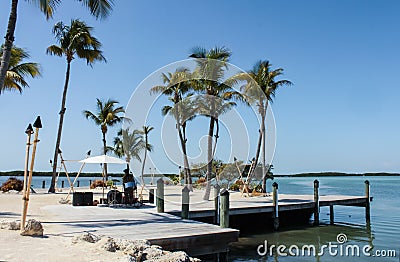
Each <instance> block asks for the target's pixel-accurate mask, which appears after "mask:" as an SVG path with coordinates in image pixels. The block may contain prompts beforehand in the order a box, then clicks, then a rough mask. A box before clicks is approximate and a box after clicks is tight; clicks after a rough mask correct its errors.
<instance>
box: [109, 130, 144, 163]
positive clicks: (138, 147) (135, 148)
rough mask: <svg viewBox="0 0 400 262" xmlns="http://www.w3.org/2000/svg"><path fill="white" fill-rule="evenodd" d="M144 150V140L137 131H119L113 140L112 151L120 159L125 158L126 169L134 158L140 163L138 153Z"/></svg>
mask: <svg viewBox="0 0 400 262" xmlns="http://www.w3.org/2000/svg"><path fill="white" fill-rule="evenodd" d="M143 149H144V140H143V137H142V135H141V133H140V131H139V130H133V131H132V132H130V131H129V129H122V128H121V129H120V130H119V131H118V133H117V136H116V137H115V138H114V147H113V148H112V151H113V152H114V154H115V155H116V156H117V157H119V158H122V157H124V156H125V159H126V162H127V163H128V164H127V168H128V169H129V163H130V162H131V160H132V158H136V159H137V160H139V162H142V160H141V158H140V152H141V151H142V150H143Z"/></svg>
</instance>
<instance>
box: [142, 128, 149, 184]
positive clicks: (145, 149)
mask: <svg viewBox="0 0 400 262" xmlns="http://www.w3.org/2000/svg"><path fill="white" fill-rule="evenodd" d="M145 136H146V137H145V140H144V141H145V144H144V157H143V163H142V175H141V183H142V188H143V186H144V167H145V165H146V158H147V144H148V141H147V134H146V135H145Z"/></svg>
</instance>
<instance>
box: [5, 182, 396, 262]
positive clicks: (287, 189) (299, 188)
mask: <svg viewBox="0 0 400 262" xmlns="http://www.w3.org/2000/svg"><path fill="white" fill-rule="evenodd" d="M7 179H8V177H0V184H1V183H3V182H4V181H6V180H7ZM71 179H73V178H71ZM94 179H99V178H93V177H81V178H79V181H80V186H89V181H90V180H94ZM118 179H121V178H118ZM145 179H146V183H147V184H150V182H151V178H145ZM314 179H318V180H319V181H320V189H319V193H320V195H330V194H342V195H356V196H364V194H365V186H364V181H365V180H366V179H368V180H369V181H370V183H371V196H372V197H373V201H372V202H371V223H370V224H369V225H367V224H366V222H365V208H363V207H342V206H335V225H329V207H321V211H320V222H321V225H320V226H318V227H313V226H304V227H298V228H285V229H280V230H279V231H277V232H268V231H266V230H262V229H260V231H258V232H257V233H251V234H246V232H244V233H242V234H241V236H240V239H239V241H238V242H236V243H233V244H231V246H230V252H229V261H236V262H238V261H282V262H286V261H317V262H319V261H323V262H330V261H400V255H399V249H400V191H399V190H398V189H399V185H400V177H327V178H313V177H307V178H276V179H275V180H274V181H275V182H277V183H278V184H279V193H284V194H313V181H314ZM43 180H44V181H46V188H47V187H48V186H49V185H50V180H51V178H50V177H40V176H39V177H34V178H33V181H32V185H33V187H34V188H40V187H41V186H42V181H43ZM156 180H157V178H155V179H154V181H156ZM61 181H65V182H64V184H65V187H68V182H67V179H66V177H65V176H63V177H60V179H59V181H58V186H59V187H61ZM268 186H269V187H271V181H270V180H269V181H268ZM339 234H341V236H343V234H344V235H345V236H346V238H347V241H346V242H344V243H343V244H341V245H338V247H337V248H336V249H335V248H333V249H332V251H333V252H332V254H331V253H329V251H328V250H327V249H326V248H325V249H324V253H323V254H321V255H318V254H317V255H316V256H314V255H313V254H311V255H310V256H309V255H308V253H307V249H306V250H305V251H306V256H302V255H301V248H302V247H304V246H305V245H313V246H315V247H316V250H317V253H318V251H320V250H321V248H322V246H323V245H329V243H331V244H332V245H335V244H338V243H337V237H338V235H339ZM265 241H266V242H267V248H268V249H269V248H270V247H271V245H275V246H279V245H285V246H286V250H285V252H283V253H285V254H288V255H287V256H282V255H279V254H278V253H277V252H276V249H275V250H273V251H274V252H272V254H269V252H267V254H266V255H259V254H258V252H257V248H258V247H259V246H260V245H261V246H262V248H261V249H260V251H264V246H265ZM293 245H295V246H297V247H298V248H299V255H298V256H293V255H290V254H289V252H288V251H289V248H290V246H293ZM354 245H356V246H358V247H359V250H360V254H359V256H353V255H352V254H353V253H352V250H350V249H349V251H348V254H349V255H347V256H346V248H347V247H348V246H354ZM340 246H341V248H342V255H341V254H340ZM365 246H369V247H371V250H368V251H369V252H367V253H368V254H369V255H370V256H366V255H364V253H363V251H362V248H363V247H365ZM335 250H337V254H336V255H333V254H334V253H335V252H334V251H335ZM268 251H269V250H268ZM292 251H293V252H296V249H292ZM392 251H394V252H395V257H393V256H392V257H388V253H389V252H392ZM376 252H381V254H384V253H386V254H385V255H386V256H385V257H382V256H380V257H378V256H376V255H377V253H376ZM261 253H262V252H261Z"/></svg>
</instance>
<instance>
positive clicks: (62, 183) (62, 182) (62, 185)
mask: <svg viewBox="0 0 400 262" xmlns="http://www.w3.org/2000/svg"><path fill="white" fill-rule="evenodd" d="M61 188H64V180H62V181H61Z"/></svg>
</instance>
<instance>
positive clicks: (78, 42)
mask: <svg viewBox="0 0 400 262" xmlns="http://www.w3.org/2000/svg"><path fill="white" fill-rule="evenodd" d="M92 31H93V28H92V27H90V26H88V25H87V24H86V23H85V22H83V21H81V20H71V23H70V25H65V24H64V23H63V22H58V23H57V24H56V25H55V26H54V28H53V34H54V36H55V38H56V41H57V42H58V44H59V45H51V46H49V47H48V48H47V54H49V55H55V56H60V57H64V58H65V59H66V62H67V71H66V74H65V82H64V89H63V93H62V99H61V110H60V112H59V114H60V120H59V124H58V131H57V138H56V145H55V149H54V158H53V163H54V165H53V177H52V179H51V185H50V188H49V192H50V193H54V192H55V179H56V176H57V160H58V151H59V148H60V143H61V134H62V128H63V123H64V114H65V111H66V107H65V104H66V100H67V91H68V85H69V78H70V70H71V62H72V61H73V59H76V58H79V59H85V60H86V63H87V64H88V65H90V66H92V65H93V63H94V62H96V61H106V59H105V58H104V56H103V52H102V51H101V43H100V42H99V40H97V38H96V37H94V36H93V35H92Z"/></svg>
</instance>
